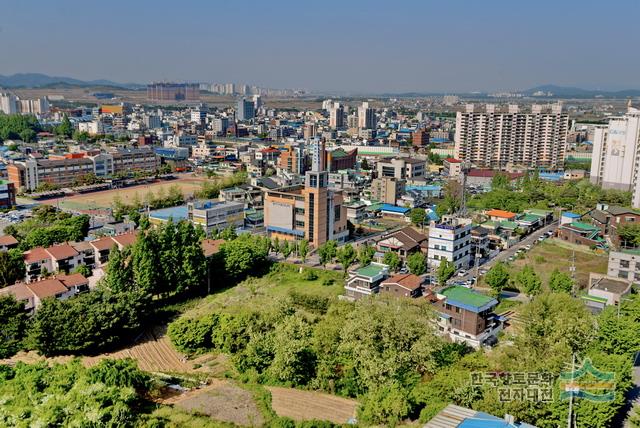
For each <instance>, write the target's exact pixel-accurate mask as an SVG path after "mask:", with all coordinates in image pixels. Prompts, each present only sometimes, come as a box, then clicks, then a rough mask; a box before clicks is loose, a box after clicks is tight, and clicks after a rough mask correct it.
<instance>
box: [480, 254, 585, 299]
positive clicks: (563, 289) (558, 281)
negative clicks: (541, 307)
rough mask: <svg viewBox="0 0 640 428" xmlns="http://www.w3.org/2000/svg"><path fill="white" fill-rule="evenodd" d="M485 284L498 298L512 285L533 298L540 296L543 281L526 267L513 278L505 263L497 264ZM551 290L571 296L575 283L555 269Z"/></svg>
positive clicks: (550, 282)
mask: <svg viewBox="0 0 640 428" xmlns="http://www.w3.org/2000/svg"><path fill="white" fill-rule="evenodd" d="M484 280H485V282H486V283H487V285H489V287H491V290H492V292H493V294H494V295H495V296H496V297H497V296H499V295H500V293H501V292H502V290H504V289H505V288H507V287H508V286H510V285H512V286H515V287H517V288H519V289H520V290H521V291H522V292H524V293H525V294H526V295H527V296H529V297H533V296H536V295H538V294H540V293H541V292H542V291H543V290H542V279H541V278H540V277H539V276H538V274H537V273H536V271H535V270H534V269H533V267H531V266H529V265H526V266H525V267H524V268H523V269H522V270H521V271H520V272H518V273H517V274H516V275H514V276H513V277H512V275H511V273H510V271H509V269H508V268H507V266H506V264H505V263H503V262H498V263H496V264H495V265H494V266H493V267H492V268H491V269H489V271H488V272H487V274H486V275H485V277H484ZM547 285H548V288H549V290H551V291H553V292H556V293H567V294H571V293H572V291H573V287H574V281H573V279H572V278H571V276H570V275H569V274H567V273H566V272H561V271H560V270H559V269H557V268H556V269H554V270H553V271H552V272H551V276H550V277H549V282H548V284H547Z"/></svg>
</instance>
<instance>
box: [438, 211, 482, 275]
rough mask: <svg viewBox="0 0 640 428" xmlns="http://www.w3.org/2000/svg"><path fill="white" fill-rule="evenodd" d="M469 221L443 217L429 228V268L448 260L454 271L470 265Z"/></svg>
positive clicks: (470, 226)
mask: <svg viewBox="0 0 640 428" xmlns="http://www.w3.org/2000/svg"><path fill="white" fill-rule="evenodd" d="M471 229H472V225H471V221H470V220H467V219H462V218H457V217H450V218H449V217H443V218H442V221H441V222H435V221H433V222H431V225H430V227H429V251H428V259H429V266H432V267H438V266H440V262H441V261H442V260H448V261H450V262H451V263H453V265H454V266H455V268H456V270H460V269H467V268H468V267H469V266H470V264H471V256H472V254H471Z"/></svg>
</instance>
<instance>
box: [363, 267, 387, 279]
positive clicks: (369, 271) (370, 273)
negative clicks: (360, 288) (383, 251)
mask: <svg viewBox="0 0 640 428" xmlns="http://www.w3.org/2000/svg"><path fill="white" fill-rule="evenodd" d="M384 268H385V266H384V265H374V264H370V265H367V266H363V267H360V268H358V269H356V273H357V274H358V275H361V276H366V277H368V278H373V277H374V276H377V275H380V273H381V272H382V270H383V269H384Z"/></svg>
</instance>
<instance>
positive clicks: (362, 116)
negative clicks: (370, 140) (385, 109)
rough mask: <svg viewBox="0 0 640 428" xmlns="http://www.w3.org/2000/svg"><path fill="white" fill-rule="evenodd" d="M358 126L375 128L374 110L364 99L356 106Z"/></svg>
mask: <svg viewBox="0 0 640 428" xmlns="http://www.w3.org/2000/svg"><path fill="white" fill-rule="evenodd" d="M358 128H360V129H376V110H375V109H373V108H371V107H369V103H368V102H366V101H365V102H363V103H362V105H361V106H360V107H359V108H358Z"/></svg>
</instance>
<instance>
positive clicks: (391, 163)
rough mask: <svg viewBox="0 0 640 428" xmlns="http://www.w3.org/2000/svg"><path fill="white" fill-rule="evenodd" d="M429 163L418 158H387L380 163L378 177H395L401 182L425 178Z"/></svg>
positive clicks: (378, 164) (377, 166)
mask: <svg viewBox="0 0 640 428" xmlns="http://www.w3.org/2000/svg"><path fill="white" fill-rule="evenodd" d="M426 165H427V161H426V160H424V159H416V158H400V157H396V158H386V159H381V160H379V161H378V163H377V165H376V168H377V172H378V177H395V178H397V179H399V180H405V179H409V178H416V177H424V176H425V173H426Z"/></svg>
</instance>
